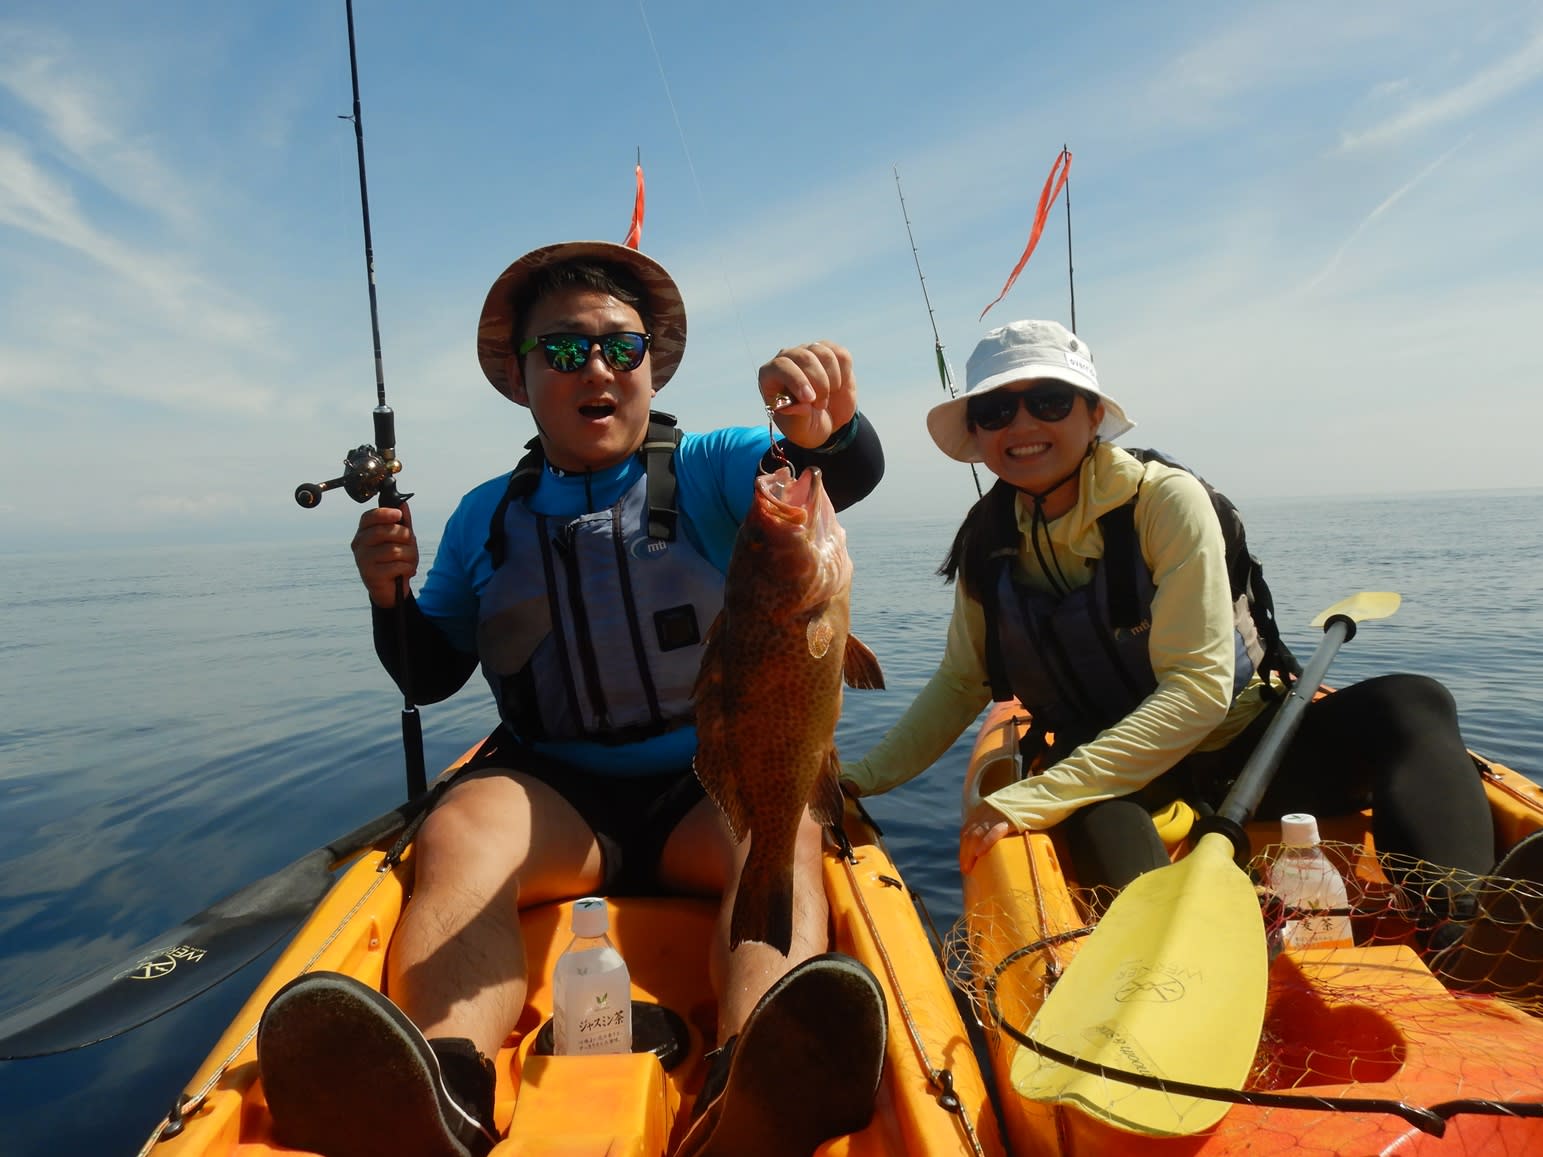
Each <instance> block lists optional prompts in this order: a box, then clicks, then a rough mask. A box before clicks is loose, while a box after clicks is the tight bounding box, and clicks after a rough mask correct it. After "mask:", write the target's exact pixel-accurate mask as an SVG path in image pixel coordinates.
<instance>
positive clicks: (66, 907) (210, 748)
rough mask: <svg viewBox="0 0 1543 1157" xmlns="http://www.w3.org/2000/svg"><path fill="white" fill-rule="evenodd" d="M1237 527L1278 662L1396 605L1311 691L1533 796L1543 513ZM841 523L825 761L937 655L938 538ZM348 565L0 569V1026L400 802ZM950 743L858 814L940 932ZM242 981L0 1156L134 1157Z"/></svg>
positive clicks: (379, 678) (930, 530)
mask: <svg viewBox="0 0 1543 1157" xmlns="http://www.w3.org/2000/svg"><path fill="white" fill-rule="evenodd" d="M968 489H969V488H968V487H967V486H965V487H962V497H961V508H960V513H961V514H962V513H963V506H964V501H965V499H966V498H967V497H968ZM1245 513H1246V514H1247V516H1248V523H1249V530H1250V535H1251V541H1252V542H1253V545H1254V548H1255V553H1257V554H1258V555H1259V556H1260V557H1261V558H1263V559H1264V561H1265V573H1266V575H1267V577H1268V578H1269V580H1270V583H1271V586H1272V588H1273V589H1274V591H1275V594H1276V602H1277V609H1278V611H1279V613H1280V617H1281V621H1282V623H1283V625H1284V627H1285V631H1286V635H1287V640H1288V642H1290V643H1291V644H1292V646H1293V648H1294V649H1296V650H1297V653H1298V654H1299V655H1304V656H1305V655H1306V654H1308V653H1310V652H1311V650H1312V647H1313V645H1314V642H1315V639H1314V635H1315V634H1316V632H1314V631H1313V630H1312V629H1311V628H1309V627H1308V626H1307V625H1306V624H1307V621H1308V620H1309V619H1310V618H1311V617H1312V615H1313V614H1315V613H1316V612H1317V611H1318V610H1321V609H1322V608H1323V607H1325V606H1327V605H1329V604H1330V603H1332V602H1334V601H1336V600H1337V599H1339V598H1342V597H1343V596H1345V595H1348V594H1352V593H1354V592H1355V591H1358V590H1396V591H1399V592H1401V593H1402V594H1403V596H1404V604H1403V607H1402V609H1401V610H1400V611H1399V613H1398V614H1397V615H1396V616H1395V617H1394V618H1392V619H1390V620H1388V621H1386V622H1382V623H1375V624H1370V625H1368V626H1367V628H1366V629H1365V630H1364V631H1362V632H1361V633H1360V634H1359V635H1358V637H1357V638H1356V639H1355V640H1353V641H1352V642H1351V643H1349V644H1347V645H1346V647H1345V648H1344V650H1343V651H1342V652H1341V653H1340V657H1339V659H1338V660H1337V661H1336V663H1335V666H1334V668H1333V670H1332V671H1331V672H1330V676H1329V679H1330V682H1333V683H1341V684H1343V683H1347V682H1350V681H1353V680H1355V679H1359V678H1365V677H1367V676H1370V675H1374V674H1380V673H1384V672H1389V671H1398V670H1411V671H1422V672H1425V673H1428V674H1431V675H1434V676H1436V677H1438V678H1440V679H1442V680H1443V681H1444V682H1446V683H1447V685H1448V686H1449V687H1451V689H1452V691H1453V693H1454V694H1455V695H1456V697H1457V701H1458V705H1459V708H1460V710H1461V715H1462V722H1463V726H1464V731H1465V735H1466V738H1467V740H1468V742H1469V744H1470V746H1472V747H1474V748H1475V749H1476V750H1478V751H1480V752H1482V753H1484V754H1486V755H1488V756H1490V757H1492V758H1494V759H1497V760H1499V761H1501V762H1503V763H1507V764H1509V765H1511V766H1512V767H1515V768H1517V769H1519V770H1521V771H1524V772H1526V773H1528V774H1530V775H1532V776H1533V777H1534V778H1539V777H1540V775H1543V700H1540V697H1539V694H1538V688H1539V687H1540V686H1543V583H1540V581H1539V575H1540V574H1543V490H1529V491H1522V492H1505V493H1484V494H1454V495H1436V496H1431V495H1418V496H1409V497H1402V498H1377V499H1336V500H1313V501H1306V500H1292V501H1286V500H1277V501H1263V502H1251V503H1248V504H1246V509H1245ZM346 521H348V522H349V523H350V524H351V521H352V520H351V519H350V520H346ZM844 521H845V523H846V525H847V528H848V531H849V537H850V545H851V550H852V554H853V557H854V559H855V560H856V563H857V580H856V585H855V588H854V596H853V629H854V631H855V632H856V633H857V634H858V635H860V636H861V637H862V638H863V639H864V641H865V642H867V643H868V645H869V646H870V647H872V648H873V650H874V652H875V653H876V654H877V655H878V656H879V659H880V661H881V663H882V664H883V665H884V668H885V673H886V676H887V679H888V682H889V689H888V690H886V691H882V692H849V693H848V695H847V698H846V704H847V706H846V711H845V716H844V718H843V720H842V724H841V729H840V732H839V735H838V739H839V741H840V744H841V747H842V749H843V750H844V751H846V752H848V753H849V754H852V755H854V756H855V755H858V754H861V753H862V752H864V751H866V750H867V748H868V747H869V745H870V744H871V743H873V742H874V741H875V740H877V738H878V737H879V736H880V735H881V734H882V732H883V730H884V729H885V728H886V727H887V726H888V725H889V724H890V723H891V722H892V721H893V720H894V719H895V718H896V717H897V716H898V715H899V713H900V711H901V709H902V708H903V707H904V706H905V705H906V704H907V703H909V702H910V699H911V697H912V695H914V694H915V692H916V691H917V690H918V689H919V688H920V687H921V686H922V684H923V683H925V682H926V680H927V678H928V676H929V675H930V674H931V672H932V669H933V667H934V666H935V664H936V661H937V658H938V656H939V654H940V653H941V648H942V644H943V635H944V631H945V627H946V624H947V620H948V611H949V607H950V603H951V591H950V590H949V589H948V588H945V587H944V586H943V585H942V584H941V581H940V580H938V579H937V578H936V577H935V576H934V574H933V571H934V569H935V567H936V566H937V564H938V562H939V560H940V559H941V556H942V554H943V552H944V550H945V548H946V546H947V543H948V540H949V537H950V536H951V534H952V532H953V529H954V523H953V522H952V521H929V522H914V523H903V522H895V521H893V520H885V521H876V520H870V519H868V518H865V516H864V515H863V512H862V510H861V509H860V508H859V509H856V510H853V511H850V512H848V514H847V515H846V516H845V517H844ZM346 538H347V531H346V530H343V529H340V531H339V536H338V541H337V542H336V543H328V544H320V545H319V544H316V543H304V544H298V545H294V544H262V545H251V546H240V547H231V546H208V547H176V548H164V549H137V550H113V551H102V552H94V553H93V552H89V551H81V552H77V553H71V554H33V555H15V554H12V555H8V556H4V562H5V569H6V573H7V574H9V575H10V579H9V582H8V584H7V585H8V587H9V590H10V592H11V595H10V598H9V599H8V601H7V602H6V604H5V605H4V607H3V608H0V666H3V672H4V674H3V676H0V678H3V680H4V683H3V688H4V694H3V696H0V703H3V704H4V715H3V718H0V833H3V838H0V1010H3V1009H8V1008H11V1007H13V1006H15V1005H17V1004H20V1003H21V1002H23V1001H24V1000H26V999H27V998H29V997H30V996H32V995H34V994H35V993H37V992H39V991H41V990H43V989H45V988H48V987H51V986H52V985H54V984H57V983H59V982H61V981H66V980H69V979H71V978H74V977H78V976H80V975H83V974H85V973H87V972H90V971H91V970H93V969H94V968H96V967H99V966H102V965H104V964H108V963H112V962H115V961H117V960H118V959H119V958H120V957H121V956H122V955H123V954H124V953H126V952H127V951H129V950H131V949H132V948H134V947H135V946H136V945H138V944H140V943H141V942H143V941H145V940H148V939H150V938H151V937H153V936H155V935H156V934H157V933H159V932H161V931H162V930H164V929H166V928H169V927H171V926H173V925H175V924H177V923H178V922H179V921H181V920H182V919H183V918H185V917H186V916H187V915H189V914H190V913H192V912H194V911H197V910H198V909H200V908H202V907H204V906H205V905H207V904H209V903H210V902H212V901H214V900H216V899H218V898H220V897H221V896H224V895H226V894H228V893H229V892H232V891H234V890H235V889H237V888H239V887H240V886H241V885H243V884H245V883H247V882H248V881H250V880H251V879H253V878H255V877H256V876H258V875H260V874H262V873H265V872H270V871H273V870H274V869H276V868H279V867H281V866H283V865H285V864H287V863H289V862H290V861H291V860H293V859H295V858H296V857H297V856H299V855H301V854H302V853H303V852H306V851H308V850H310V849H312V848H314V847H317V846H319V845H321V844H323V843H325V842H327V841H328V840H330V839H331V838H333V837H334V836H337V835H339V834H341V833H342V832H344V831H346V830H348V829H350V828H352V827H353V826H354V825H356V824H357V823H359V822H361V821H362V820H363V819H365V818H368V817H369V816H373V815H376V814H378V813H380V812H382V811H384V810H386V809H387V808H389V807H391V806H392V805H393V804H395V803H397V802H399V800H400V798H401V797H402V795H403V793H404V786H403V784H404V781H403V773H402V759H401V753H400V747H399V732H398V711H399V708H400V700H399V699H398V698H397V696H396V694H395V691H394V689H393V688H392V687H391V685H390V684H389V682H388V681H387V680H386V678H385V676H384V675H383V674H382V673H381V672H380V670H379V668H378V666H377V665H376V663H375V659H374V655H373V652H372V651H371V648H370V643H369V618H368V614H367V612H366V611H365V609H364V603H363V592H362V590H361V589H360V587H359V585H358V582H357V579H356V578H355V577H354V573H353V568H352V564H351V562H350V561H349V559H348V556H347V549H346V547H345V545H344V542H345V540H346ZM424 724H425V733H426V740H427V745H428V762H429V766H430V768H431V769H433V768H437V767H439V766H442V765H443V764H445V763H447V762H449V760H450V759H452V758H453V757H454V756H456V755H457V754H459V753H460V751H461V750H462V749H464V748H465V747H466V746H467V745H468V744H470V743H471V742H473V741H474V740H476V739H477V738H479V737H480V736H481V735H482V734H484V733H485V732H486V731H487V730H488V728H489V725H490V710H489V706H488V699H487V693H486V689H485V686H484V685H483V684H482V682H481V680H480V679H476V680H475V681H474V682H473V683H471V684H469V685H468V687H467V689H466V690H464V691H463V692H462V693H461V694H460V695H458V696H456V697H455V698H454V699H453V700H451V701H449V702H448V703H445V704H439V705H435V706H433V707H428V708H425V709H424ZM972 741H973V735H972V734H970V733H967V734H966V735H965V736H963V737H962V738H961V739H960V741H959V743H958V744H957V745H956V746H955V747H954V748H953V750H952V751H950V752H949V754H948V755H947V756H946V757H945V759H944V760H942V761H941V762H940V763H939V765H938V766H936V767H935V768H934V769H933V770H932V771H931V772H929V773H928V774H926V775H924V776H922V777H920V778H919V779H917V780H915V781H913V782H912V783H911V784H908V785H906V786H905V787H904V788H902V789H900V790H898V791H896V792H894V793H892V794H891V795H889V796H887V797H883V798H880V799H878V800H875V801H873V803H872V808H871V810H872V811H873V812H874V814H875V816H876V818H877V819H878V820H879V822H880V823H881V824H882V825H883V826H884V828H885V831H886V835H887V838H888V842H889V845H890V850H891V852H892V853H893V854H894V856H895V858H896V860H897V861H898V862H899V865H900V867H901V869H902V870H903V871H904V872H905V873H906V876H907V878H908V880H909V881H910V883H911V884H912V886H913V887H914V888H916V889H917V890H919V891H920V892H921V893H922V895H923V896H924V897H925V900H926V903H927V905H928V908H929V910H930V911H931V913H932V915H933V918H934V920H935V922H936V923H937V924H938V926H939V927H940V928H944V929H946V927H947V925H948V924H949V923H951V922H952V920H953V919H954V917H955V916H956V915H957V914H958V905H959V901H958V879H957V868H956V866H955V839H956V829H955V828H954V827H953V826H952V825H953V822H954V818H955V817H956V816H957V814H958V800H959V788H960V783H961V778H962V772H963V768H964V764H965V762H966V760H967V758H968V755H969V750H970V745H971V743H972ZM266 963H267V959H266V958H265V960H264V961H260V962H259V964H258V965H256V966H254V967H252V968H249V969H248V970H247V971H246V972H244V973H243V974H241V975H239V976H237V977H235V978H233V979H232V980H230V981H228V982H227V983H226V984H224V985H222V986H221V987H220V988H218V989H216V990H215V991H214V992H212V993H210V994H209V995H207V996H206V997H204V998H201V999H200V1000H199V1001H197V1002H195V1003H194V1004H193V1005H191V1006H189V1007H187V1008H185V1009H181V1010H178V1011H177V1012H175V1013H172V1014H170V1015H168V1016H166V1017H164V1018H162V1019H161V1020H160V1021H158V1022H156V1023H154V1024H151V1025H148V1026H146V1027H145V1028H142V1029H140V1030H137V1031H135V1032H133V1033H130V1034H128V1035H126V1036H125V1037H123V1038H120V1039H119V1040H116V1041H111V1042H107V1043H104V1044H101V1045H97V1046H94V1047H91V1048H87V1049H83V1050H80V1051H78V1052H75V1053H71V1054H67V1055H65V1056H61V1057H53V1058H47V1059H42V1060H33V1061H21V1062H10V1063H0V1157H31V1155H32V1154H43V1153H49V1154H57V1153H69V1154H75V1153H82V1154H84V1153H93V1154H118V1153H133V1152H135V1151H136V1150H137V1148H138V1145H139V1142H140V1141H141V1140H142V1138H143V1136H144V1135H145V1134H146V1133H147V1132H148V1130H149V1129H150V1128H151V1127H152V1126H153V1125H154V1123H155V1122H156V1121H158V1120H159V1119H160V1117H161V1115H162V1113H163V1112H164V1111H165V1110H166V1109H167V1107H168V1106H169V1105H170V1104H171V1102H172V1100H173V1098H174V1097H175V1095H176V1093H177V1091H178V1090H179V1089H180V1087H181V1085H182V1082H183V1081H184V1080H185V1079H186V1078H187V1077H188V1076H189V1075H191V1073H192V1070H193V1069H194V1068H195V1067H196V1065H197V1064H198V1062H199V1061H200V1060H201V1059H202V1057H203V1055H204V1054H205V1052H206V1051H207V1050H208V1048H209V1047H210V1046H211V1045H212V1043H213V1041H214V1038H215V1036H216V1035H217V1034H218V1030H219V1029H220V1028H221V1027H222V1026H223V1025H224V1023H225V1022H226V1021H227V1020H228V1019H229V1018H230V1016H232V1015H233V1014H234V1012H235V1010H236V1008H237V1007H239V1005H240V1003H241V1001H242V1000H243V999H244V998H245V995H246V993H247V992H249V991H250V989H251V987H252V986H253V985H254V984H255V983H256V981H257V979H258V977H259V975H260V968H262V967H265V966H266Z"/></svg>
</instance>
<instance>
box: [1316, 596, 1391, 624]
mask: <svg viewBox="0 0 1543 1157" xmlns="http://www.w3.org/2000/svg"><path fill="white" fill-rule="evenodd" d="M1403 601H1404V596H1403V595H1401V594H1399V593H1398V592H1397V591H1361V592H1360V593H1359V594H1354V595H1351V596H1350V597H1349V598H1348V599H1340V600H1339V602H1337V603H1335V604H1334V605H1333V606H1332V607H1325V608H1324V609H1323V610H1321V611H1319V612H1318V614H1317V615H1316V616H1315V617H1314V618H1313V621H1312V622H1311V623H1310V624H1308V625H1309V626H1313V627H1321V626H1323V624H1324V623H1326V622H1328V621H1329V620H1330V619H1331V618H1333V617H1334V616H1335V615H1344V616H1345V618H1347V619H1354V620H1355V621H1356V622H1358V623H1365V622H1369V621H1370V620H1372V619H1385V618H1387V617H1388V616H1389V615H1391V614H1392V613H1393V612H1394V611H1396V610H1398V605H1399V604H1400V603H1401V602H1403Z"/></svg>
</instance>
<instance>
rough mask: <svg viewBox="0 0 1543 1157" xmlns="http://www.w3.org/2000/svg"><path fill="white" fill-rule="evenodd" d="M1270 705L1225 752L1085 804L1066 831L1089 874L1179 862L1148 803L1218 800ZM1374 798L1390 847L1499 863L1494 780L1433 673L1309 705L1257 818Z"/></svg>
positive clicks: (1351, 806)
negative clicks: (1488, 786)
mask: <svg viewBox="0 0 1543 1157" xmlns="http://www.w3.org/2000/svg"><path fill="white" fill-rule="evenodd" d="M1276 710H1278V708H1270V709H1268V710H1266V711H1265V712H1264V713H1262V714H1261V716H1260V717H1259V718H1258V719H1256V720H1255V721H1254V723H1253V724H1251V725H1250V726H1249V727H1248V728H1247V729H1246V730H1245V731H1244V732H1243V733H1242V734H1241V735H1239V736H1238V738H1237V739H1235V740H1233V741H1232V743H1230V744H1229V745H1228V746H1227V747H1225V748H1223V749H1222V750H1221V751H1216V752H1197V753H1195V754H1193V755H1191V756H1189V757H1188V758H1186V759H1184V760H1182V761H1180V762H1179V763H1178V764H1177V765H1176V766H1175V767H1174V768H1173V769H1172V770H1171V771H1169V772H1167V773H1166V774H1164V775H1162V776H1161V777H1159V778H1158V779H1157V780H1155V781H1154V782H1153V783H1152V784H1150V785H1149V786H1148V787H1147V788H1146V789H1145V790H1143V791H1141V792H1139V793H1137V794H1135V795H1131V796H1125V797H1122V798H1120V799H1112V800H1105V801H1103V802H1101V803H1096V804H1091V805H1089V806H1088V807H1085V808H1079V809H1078V810H1077V811H1076V812H1074V813H1073V814H1072V815H1071V816H1070V817H1068V818H1067V819H1066V820H1065V821H1063V822H1062V824H1061V825H1060V826H1061V829H1062V831H1063V832H1064V833H1065V835H1066V839H1067V844H1068V847H1069V850H1070V852H1071V856H1072V863H1073V864H1074V865H1075V867H1076V870H1077V875H1078V878H1079V879H1080V881H1081V882H1082V883H1083V884H1086V885H1092V884H1112V885H1114V886H1115V887H1124V886H1125V885H1126V884H1128V883H1130V881H1132V880H1134V879H1135V878H1136V877H1137V876H1139V875H1141V873H1143V872H1147V871H1150V870H1151V869H1153V868H1157V867H1161V866H1163V865H1164V864H1166V863H1168V854H1167V852H1166V850H1165V849H1164V848H1163V843H1162V841H1161V840H1160V839H1158V837H1157V829H1156V828H1155V827H1153V825H1152V817H1151V812H1150V810H1149V809H1151V808H1153V807H1158V806H1161V805H1162V804H1164V803H1166V802H1168V801H1170V800H1173V799H1175V798H1178V797H1180V796H1182V797H1184V798H1186V799H1189V800H1190V801H1192V802H1194V801H1199V802H1200V803H1202V804H1205V805H1209V806H1210V807H1212V808H1215V807H1219V806H1220V805H1221V802H1222V800H1223V798H1224V797H1225V796H1226V789H1227V787H1228V786H1230V784H1231V782H1232V780H1233V779H1234V778H1236V777H1237V774H1238V772H1240V771H1241V770H1242V769H1243V764H1244V762H1245V761H1246V760H1247V759H1248V756H1249V753H1250V752H1252V751H1253V750H1254V748H1255V746H1257V745H1258V743H1259V739H1260V737H1261V736H1262V735H1263V733H1264V729H1265V727H1266V725H1267V723H1268V720H1269V719H1270V718H1271V717H1273V715H1274V713H1275V711H1276ZM1368 803H1369V804H1370V805H1371V806H1372V809H1373V810H1372V836H1373V838H1374V839H1375V840H1376V842H1377V848H1378V850H1379V851H1382V852H1396V853H1402V854H1404V855H1409V856H1415V857H1417V858H1419V859H1422V860H1427V861H1429V862H1431V863H1434V864H1441V865H1443V866H1445V867H1450V868H1460V869H1462V870H1464V871H1468V872H1473V873H1475V874H1482V873H1485V872H1488V871H1489V869H1490V868H1491V867H1492V866H1493V864H1494V862H1495V836H1494V827H1493V824H1492V822H1491V819H1490V814H1489V805H1488V803H1487V802H1486V800H1485V796H1484V788H1483V785H1482V783H1481V781H1480V779H1479V776H1478V774H1477V773H1476V772H1475V770H1474V764H1473V760H1472V759H1471V758H1470V757H1469V755H1468V751H1467V748H1466V747H1465V746H1464V745H1463V739H1462V734H1461V733H1460V732H1459V730H1458V726H1457V705H1456V704H1455V703H1454V702H1453V700H1452V694H1451V692H1449V691H1448V690H1447V689H1446V688H1445V687H1443V686H1442V685H1441V684H1440V683H1438V682H1436V681H1435V680H1434V679H1429V678H1426V677H1425V676H1423V675H1381V676H1378V677H1377V678H1375V679H1368V680H1366V681H1365V682H1364V683H1355V684H1352V685H1351V686H1349V687H1346V688H1344V689H1343V690H1341V691H1336V692H1334V694H1332V695H1328V696H1325V697H1324V698H1322V699H1318V700H1316V701H1315V702H1312V703H1309V704H1308V705H1307V707H1306V709H1305V710H1304V711H1303V712H1302V721H1301V727H1300V728H1299V729H1298V730H1297V733H1296V735H1295V736H1294V737H1293V738H1292V740H1291V743H1290V745H1289V746H1288V747H1287V748H1286V753H1285V757H1284V758H1283V759H1282V761H1281V765H1280V768H1279V769H1278V771H1277V772H1276V775H1275V779H1274V782H1273V783H1272V784H1271V786H1270V788H1269V790H1267V791H1266V792H1265V795H1264V799H1263V800H1262V801H1261V802H1260V805H1259V808H1258V810H1257V811H1256V812H1255V816H1256V818H1258V819H1264V820H1273V819H1278V818H1279V817H1280V816H1282V815H1286V814H1287V813H1289V812H1308V813H1310V814H1312V815H1316V816H1330V815H1342V814H1344V813H1346V812H1353V811H1357V810H1359V809H1360V808H1363V807H1365V806H1366V805H1367V804H1368Z"/></svg>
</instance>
